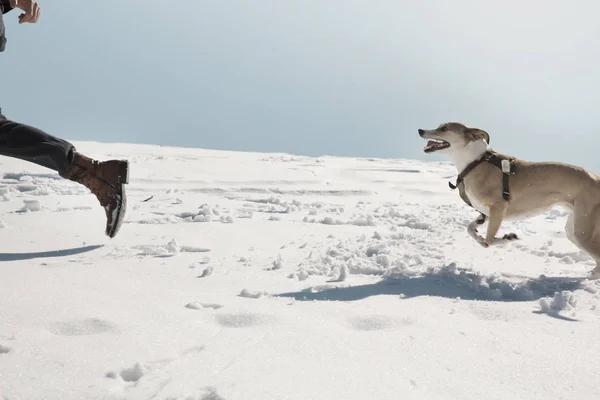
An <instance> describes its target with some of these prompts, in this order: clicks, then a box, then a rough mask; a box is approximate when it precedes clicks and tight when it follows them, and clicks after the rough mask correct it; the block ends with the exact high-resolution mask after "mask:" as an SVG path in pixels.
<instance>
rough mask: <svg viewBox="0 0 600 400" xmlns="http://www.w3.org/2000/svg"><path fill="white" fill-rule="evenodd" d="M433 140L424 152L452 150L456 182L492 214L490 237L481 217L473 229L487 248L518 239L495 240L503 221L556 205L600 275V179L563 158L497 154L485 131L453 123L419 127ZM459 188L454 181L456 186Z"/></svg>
mask: <svg viewBox="0 0 600 400" xmlns="http://www.w3.org/2000/svg"><path fill="white" fill-rule="evenodd" d="M419 135H420V136H421V137H423V138H425V139H428V140H429V141H428V142H427V145H426V146H425V148H424V151H425V153H433V152H435V153H440V154H447V155H448V157H450V159H451V161H452V162H453V163H454V165H455V167H456V169H457V171H458V172H459V178H458V179H457V184H456V185H455V186H456V187H458V188H459V189H460V195H461V197H462V198H463V200H464V201H465V202H466V203H467V204H469V203H470V204H471V205H472V206H473V207H474V208H475V209H477V210H478V211H479V212H480V213H482V214H483V215H485V216H487V217H488V218H489V221H488V227H487V233H486V236H485V238H483V237H481V236H480V235H478V234H477V229H476V227H477V225H480V224H482V223H483V222H484V221H485V217H484V216H480V218H478V219H477V220H476V221H473V222H472V223H471V224H470V225H469V228H468V232H469V234H470V235H471V236H472V237H473V238H474V239H475V240H476V241H477V242H478V243H480V244H481V245H482V246H484V247H488V246H489V245H491V244H494V243H496V242H498V241H502V240H510V239H515V238H516V235H514V234H508V235H504V237H503V238H501V239H500V238H496V233H497V232H498V229H499V228H500V225H501V224H502V221H503V220H505V219H506V220H511V219H512V220H516V219H526V218H529V217H532V216H535V215H539V214H541V213H544V212H545V211H547V210H548V209H550V208H551V207H552V206H554V205H561V206H563V207H565V208H567V209H568V210H570V211H571V213H570V215H569V217H568V219H567V224H566V226H565V231H566V234H567V237H568V239H569V240H570V241H571V242H572V243H573V244H575V245H576V246H577V247H578V248H580V249H581V250H583V251H585V252H586V253H588V254H589V255H590V256H591V257H593V258H594V259H595V260H596V268H594V270H593V271H592V274H593V275H594V276H596V277H600V177H599V176H598V175H595V174H593V173H591V172H589V171H586V170H585V169H583V168H580V167H576V166H573V165H569V164H565V163H559V162H528V161H523V160H518V159H515V158H512V157H509V156H505V155H502V154H499V153H496V152H494V151H493V150H492V148H491V147H490V146H489V143H490V136H489V135H488V133H487V132H485V131H482V130H481V129H476V128H468V127H466V126H464V125H463V124H460V123H455V122H450V123H445V124H442V125H440V126H439V127H438V128H437V129H433V130H423V129H419ZM451 187H454V185H451Z"/></svg>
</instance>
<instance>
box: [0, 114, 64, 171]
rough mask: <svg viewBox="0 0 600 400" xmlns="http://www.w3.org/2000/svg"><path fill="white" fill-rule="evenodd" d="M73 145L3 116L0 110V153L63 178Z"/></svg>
mask: <svg viewBox="0 0 600 400" xmlns="http://www.w3.org/2000/svg"><path fill="white" fill-rule="evenodd" d="M74 154H75V146H73V145H72V144H71V143H69V142H67V141H66V140H63V139H59V138H57V137H54V136H51V135H48V134H47V133H45V132H43V131H41V130H39V129H37V128H34V127H31V126H28V125H24V124H20V123H17V122H14V121H11V120H9V119H7V118H6V117H5V116H4V115H2V109H0V155H3V156H6V157H13V158H19V159H21V160H25V161H29V162H32V163H35V164H38V165H41V166H43V167H46V168H49V169H51V170H53V171H56V172H58V174H59V175H60V176H62V177H63V178H66V173H67V169H68V166H69V164H70V163H71V161H73V157H74Z"/></svg>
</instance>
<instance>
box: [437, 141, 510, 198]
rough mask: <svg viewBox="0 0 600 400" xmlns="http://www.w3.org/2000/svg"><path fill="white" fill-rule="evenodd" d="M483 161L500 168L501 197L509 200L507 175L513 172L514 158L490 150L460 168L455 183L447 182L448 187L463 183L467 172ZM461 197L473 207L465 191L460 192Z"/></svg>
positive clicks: (451, 187) (452, 187) (453, 187)
mask: <svg viewBox="0 0 600 400" xmlns="http://www.w3.org/2000/svg"><path fill="white" fill-rule="evenodd" d="M484 161H486V162H489V163H490V164H492V165H494V166H496V167H498V168H500V170H502V198H503V199H504V200H506V201H508V200H510V187H509V176H510V175H512V174H514V171H513V166H514V159H512V158H508V159H507V158H506V157H501V156H499V155H498V154H496V153H494V152H492V151H486V152H485V153H484V154H483V156H482V157H481V158H480V159H478V160H475V161H473V162H472V163H470V164H469V165H467V167H466V168H465V169H464V170H462V172H461V173H460V174H458V177H457V178H456V184H455V185H453V184H452V182H448V186H450V189H452V190H454V189H456V188H457V187H458V186H459V185H460V184H461V183H463V181H464V180H465V177H466V176H467V174H468V173H469V172H471V171H472V170H473V169H475V167H477V166H478V165H479V164H481V163H482V162H484ZM463 195H464V197H463ZM461 197H462V198H463V200H465V202H466V203H467V204H468V205H469V206H471V207H473V205H472V204H471V202H470V201H469V199H468V197H467V194H466V193H461Z"/></svg>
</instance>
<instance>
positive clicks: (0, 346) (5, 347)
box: [0, 344, 12, 354]
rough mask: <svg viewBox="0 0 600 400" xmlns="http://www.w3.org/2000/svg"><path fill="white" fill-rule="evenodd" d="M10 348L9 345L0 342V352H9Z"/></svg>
mask: <svg viewBox="0 0 600 400" xmlns="http://www.w3.org/2000/svg"><path fill="white" fill-rule="evenodd" d="M11 350H12V349H11V348H10V347H8V346H4V345H2V344H0V354H8V353H10V352H11Z"/></svg>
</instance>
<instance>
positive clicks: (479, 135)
mask: <svg viewBox="0 0 600 400" xmlns="http://www.w3.org/2000/svg"><path fill="white" fill-rule="evenodd" d="M465 133H466V134H467V135H469V136H471V138H472V139H473V140H477V139H483V140H485V142H486V143H487V144H490V135H488V133H487V132H486V131H484V130H481V129H477V128H469V129H467V130H466V132H465Z"/></svg>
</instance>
